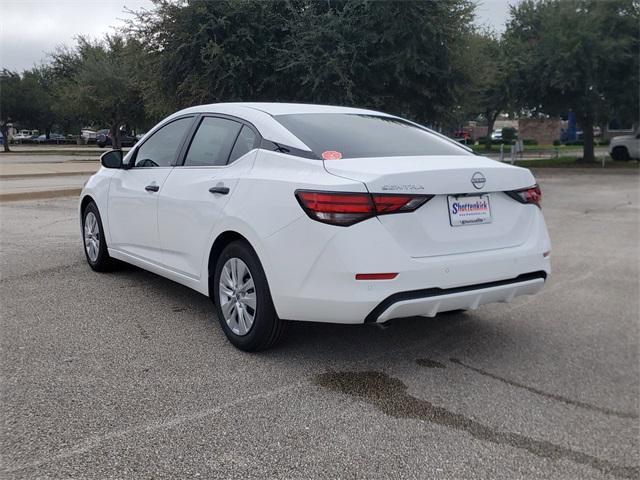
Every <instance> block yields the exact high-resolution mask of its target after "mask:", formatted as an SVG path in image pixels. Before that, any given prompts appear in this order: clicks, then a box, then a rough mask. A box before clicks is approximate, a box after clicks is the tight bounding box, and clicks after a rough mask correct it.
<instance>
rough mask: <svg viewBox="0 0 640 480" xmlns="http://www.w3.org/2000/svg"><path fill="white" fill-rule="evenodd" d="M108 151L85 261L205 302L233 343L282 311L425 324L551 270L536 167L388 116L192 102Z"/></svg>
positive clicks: (89, 199) (248, 342)
mask: <svg viewBox="0 0 640 480" xmlns="http://www.w3.org/2000/svg"><path fill="white" fill-rule="evenodd" d="M101 161H102V166H103V168H101V169H100V170H99V171H98V172H97V173H96V174H95V175H93V176H92V177H91V178H90V179H89V181H88V182H87V183H86V184H85V186H84V189H83V191H82V194H81V195H80V202H79V211H78V213H79V217H80V225H81V228H82V235H83V244H84V250H85V254H86V258H87V262H88V263H89V265H90V266H91V268H93V269H94V270H96V271H105V270H107V269H109V267H110V266H111V264H112V259H118V260H122V261H125V262H128V263H131V264H134V265H137V266H139V267H141V268H144V269H147V270H150V271H152V272H154V273H157V274H159V275H162V276H165V277H167V278H169V279H172V280H174V281H176V282H179V283H181V284H184V285H186V286H188V287H190V288H193V289H195V290H197V291H198V292H201V293H202V294H204V295H208V296H210V297H211V299H212V300H213V302H214V305H215V308H216V310H217V318H218V320H219V322H220V325H221V328H222V329H223V330H224V333H225V334H226V335H227V338H228V339H229V340H230V341H231V342H232V343H233V344H234V345H235V346H237V347H238V348H240V349H243V350H260V349H264V348H268V347H269V346H271V345H273V344H274V343H275V342H276V341H277V340H278V338H279V337H280V335H281V333H282V329H283V328H284V326H285V324H286V322H285V320H307V321H314V322H335V323H351V324H357V323H359V324H363V323H374V324H375V323H385V322H387V321H389V320H391V319H395V318H403V317H412V316H416V315H420V316H425V317H433V316H435V315H436V314H438V313H439V312H445V311H451V310H458V309H462V310H464V309H475V308H477V307H478V306H479V305H482V304H486V303H494V302H509V301H511V300H513V298H514V297H516V296H519V295H530V294H534V293H536V292H538V291H539V290H540V289H541V288H542V286H543V285H544V283H545V280H546V278H547V275H548V274H549V273H550V261H549V252H550V248H551V247H550V240H549V235H548V234H547V228H546V226H545V222H544V218H543V215H542V210H541V205H540V201H541V195H542V194H541V191H540V188H539V187H538V185H537V184H536V181H535V178H534V177H533V175H532V174H531V172H530V171H529V170H526V169H524V168H521V167H515V166H512V165H508V164H505V163H500V162H497V161H495V160H491V159H489V158H485V157H482V156H478V155H474V154H473V152H472V151H471V149H469V148H466V147H465V146H463V145H461V144H460V143H458V142H455V141H453V140H450V139H448V138H447V137H445V136H443V135H440V134H438V133H436V132H434V131H432V130H429V129H428V128H425V127H423V126H421V125H418V124H416V123H413V122H410V121H407V120H404V119H402V118H399V117H396V116H393V115H388V114H385V113H380V112H375V111H371V110H363V109H356V108H343V107H333V106H321V105H303V104H279V103H258V104H255V103H235V104H234V103H231V104H224V103H223V104H217V105H202V106H198V107H192V108H188V109H186V110H182V111H180V112H177V113H175V114H173V115H171V116H170V117H168V118H166V119H165V120H163V121H162V122H160V123H159V124H158V125H157V126H155V127H154V128H153V129H152V130H151V131H150V132H149V133H147V134H146V135H145V136H144V138H142V140H141V141H140V143H139V144H138V145H136V146H135V147H134V148H132V149H131V150H130V151H129V153H127V154H126V156H124V157H123V153H122V151H121V150H112V151H109V152H106V153H105V154H103V155H102V157H101Z"/></svg>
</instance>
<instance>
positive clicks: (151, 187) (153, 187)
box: [144, 184, 160, 192]
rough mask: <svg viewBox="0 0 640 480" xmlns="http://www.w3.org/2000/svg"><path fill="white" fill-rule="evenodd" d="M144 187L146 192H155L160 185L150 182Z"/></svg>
mask: <svg viewBox="0 0 640 480" xmlns="http://www.w3.org/2000/svg"><path fill="white" fill-rule="evenodd" d="M144 189H145V190H146V191H147V192H157V191H158V190H160V186H159V185H154V184H151V185H147V186H146V187H144Z"/></svg>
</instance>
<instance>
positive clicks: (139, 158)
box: [135, 117, 193, 167]
mask: <svg viewBox="0 0 640 480" xmlns="http://www.w3.org/2000/svg"><path fill="white" fill-rule="evenodd" d="M191 122H193V117H185V118H181V119H179V120H175V121H173V122H171V123H169V124H167V125H165V126H164V127H162V128H161V129H160V130H158V131H157V132H155V133H154V134H153V135H152V136H151V137H149V139H148V140H147V141H145V142H144V143H143V144H142V145H141V146H140V148H139V149H138V153H136V163H135V166H136V167H170V166H171V164H172V163H173V161H174V160H175V159H176V156H177V155H178V150H179V149H180V146H181V144H182V139H183V138H184V135H185V133H186V132H187V129H188V128H189V127H190V126H191Z"/></svg>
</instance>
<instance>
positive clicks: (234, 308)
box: [209, 241, 285, 352]
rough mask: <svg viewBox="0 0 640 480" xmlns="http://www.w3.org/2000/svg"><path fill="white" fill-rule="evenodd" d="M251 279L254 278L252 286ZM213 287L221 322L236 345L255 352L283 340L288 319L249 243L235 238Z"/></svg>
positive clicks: (222, 258)
mask: <svg viewBox="0 0 640 480" xmlns="http://www.w3.org/2000/svg"><path fill="white" fill-rule="evenodd" d="M232 277H236V278H238V277H242V278H241V279H240V280H236V278H232ZM221 278H222V280H223V282H224V283H223V285H222V286H221V283H220V281H221ZM249 280H253V288H251V283H250V282H249ZM247 284H248V285H247ZM243 285H246V286H245V289H244V290H243V288H242V287H243ZM210 290H211V291H210V292H209V295H210V296H211V299H212V300H213V302H214V304H215V308H216V314H217V316H218V321H219V322H220V326H221V327H222V330H223V331H224V333H225V335H226V336H227V338H228V339H229V341H230V342H231V343H232V344H233V345H234V346H235V347H237V348H239V349H240V350H244V351H245V352H256V351H259V350H266V349H268V348H271V347H273V346H274V345H275V344H276V343H277V342H278V341H279V340H280V338H281V337H282V334H283V331H284V327H285V322H284V321H282V320H280V319H279V318H278V316H277V314H276V310H275V308H274V306H273V301H272V299H271V293H270V291H269V284H268V283H267V277H266V276H265V274H264V270H263V269H262V265H261V264H260V260H258V256H257V255H256V253H255V252H254V250H253V249H252V248H251V246H250V245H249V244H247V243H246V242H244V241H234V242H231V243H230V244H229V245H227V246H226V247H225V248H224V250H223V251H222V253H221V254H220V257H219V258H218V260H217V263H216V268H215V272H214V276H213V283H212V284H211V287H210ZM225 291H226V292H228V293H227V294H226V295H225V293H224V292H225ZM233 292H236V293H235V294H234V293H233ZM225 312H226V315H225ZM243 312H244V314H243Z"/></svg>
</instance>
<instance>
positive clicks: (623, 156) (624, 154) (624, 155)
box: [611, 147, 631, 162]
mask: <svg viewBox="0 0 640 480" xmlns="http://www.w3.org/2000/svg"><path fill="white" fill-rule="evenodd" d="M611 158H613V159H614V160H615V161H616V162H626V161H629V160H631V158H630V157H629V151H628V150H627V148H626V147H614V149H613V151H612V152H611Z"/></svg>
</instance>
